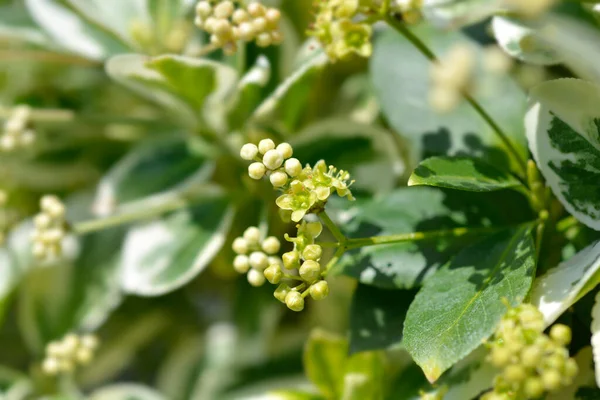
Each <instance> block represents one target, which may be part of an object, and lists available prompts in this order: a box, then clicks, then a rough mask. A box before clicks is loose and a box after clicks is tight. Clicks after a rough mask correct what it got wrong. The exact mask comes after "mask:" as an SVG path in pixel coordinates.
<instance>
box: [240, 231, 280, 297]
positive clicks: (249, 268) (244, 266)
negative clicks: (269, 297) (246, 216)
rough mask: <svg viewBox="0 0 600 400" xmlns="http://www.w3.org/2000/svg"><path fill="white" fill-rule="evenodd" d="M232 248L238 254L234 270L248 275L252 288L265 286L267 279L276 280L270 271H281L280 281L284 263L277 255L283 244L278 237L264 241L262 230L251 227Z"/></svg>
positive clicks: (270, 237) (271, 237)
mask: <svg viewBox="0 0 600 400" xmlns="http://www.w3.org/2000/svg"><path fill="white" fill-rule="evenodd" d="M231 247H232V248H233V251H234V252H235V253H236V254H237V255H236V257H235V259H234V260H233V268H234V269H235V270H236V271H237V272H239V273H240V274H247V278H248V282H249V283H250V284H251V285H252V286H256V287H258V286H262V285H264V283H265V277H267V278H268V279H269V281H272V279H275V276H272V274H270V272H268V271H273V270H277V271H279V275H278V277H279V278H278V279H281V265H282V261H281V258H279V257H278V256H277V255H276V254H277V253H279V248H280V247H281V243H280V242H279V239H277V238H276V237H274V236H269V237H267V238H266V239H264V240H262V238H261V234H260V230H259V229H258V228H257V227H255V226H251V227H249V228H248V229H246V230H245V231H244V234H243V235H242V236H241V237H238V238H236V239H235V240H234V241H233V244H232V246H231Z"/></svg>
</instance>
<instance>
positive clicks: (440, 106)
mask: <svg viewBox="0 0 600 400" xmlns="http://www.w3.org/2000/svg"><path fill="white" fill-rule="evenodd" d="M475 61H476V60H475V54H474V51H473V49H472V48H471V47H470V46H469V45H462V44H460V45H455V46H454V47H452V48H451V49H450V51H449V52H448V54H446V55H445V57H444V59H442V60H440V62H438V63H434V64H433V65H432V67H431V80H432V83H433V84H432V86H431V87H432V90H431V92H430V94H429V102H430V104H431V106H432V107H433V108H434V109H435V110H437V111H439V112H448V111H451V110H452V109H453V108H454V107H456V106H457V105H458V103H459V102H460V99H461V96H462V94H463V93H466V92H468V91H469V89H470V87H469V86H470V83H471V81H472V80H473V75H474V73H475Z"/></svg>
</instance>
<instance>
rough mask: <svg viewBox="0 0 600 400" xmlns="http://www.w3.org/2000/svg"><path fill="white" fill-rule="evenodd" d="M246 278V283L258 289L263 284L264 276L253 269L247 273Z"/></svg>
mask: <svg viewBox="0 0 600 400" xmlns="http://www.w3.org/2000/svg"><path fill="white" fill-rule="evenodd" d="M247 278H248V282H249V283H250V284H251V285H252V286H254V287H259V286H262V285H264V284H265V276H264V275H263V273H262V272H261V271H258V270H256V269H254V268H253V269H251V270H250V271H248V276H247Z"/></svg>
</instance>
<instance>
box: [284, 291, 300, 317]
mask: <svg viewBox="0 0 600 400" xmlns="http://www.w3.org/2000/svg"><path fill="white" fill-rule="evenodd" d="M285 305H286V306H288V308H289V309H290V310H292V311H296V312H297V311H302V310H304V298H303V297H302V295H301V294H300V293H298V292H296V291H295V290H292V291H290V292H289V293H288V294H287V296H285Z"/></svg>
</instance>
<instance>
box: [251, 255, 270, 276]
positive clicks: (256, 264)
mask: <svg viewBox="0 0 600 400" xmlns="http://www.w3.org/2000/svg"><path fill="white" fill-rule="evenodd" d="M249 260H250V266H251V267H252V268H256V269H258V270H261V271H263V270H264V269H265V268H267V267H268V266H269V264H268V263H269V260H268V258H267V255H266V254H265V253H263V252H262V251H254V252H252V254H250V259H249Z"/></svg>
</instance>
